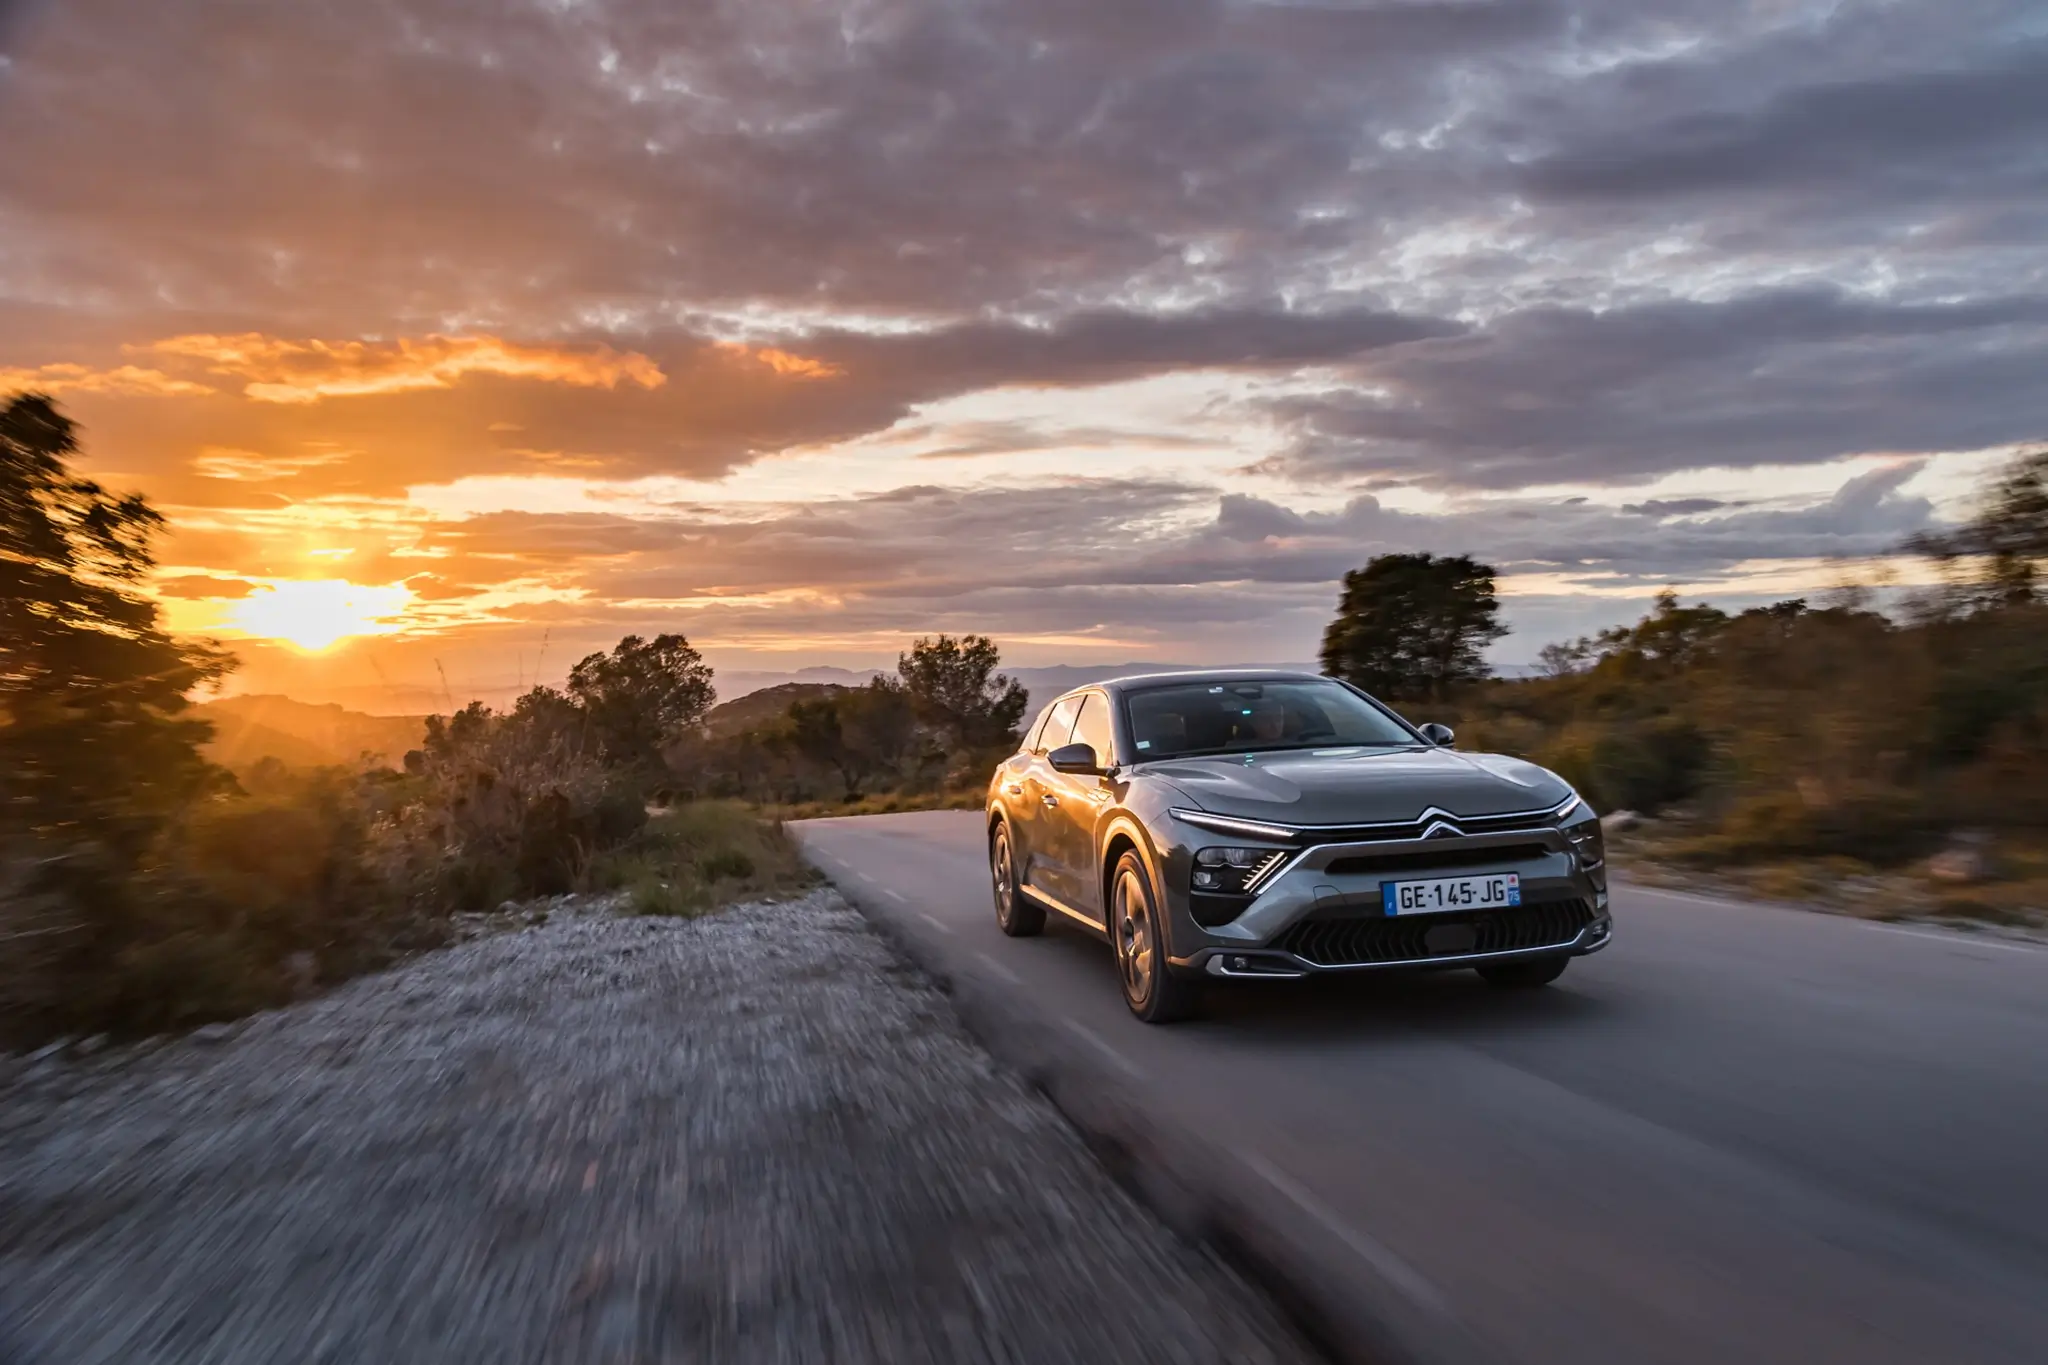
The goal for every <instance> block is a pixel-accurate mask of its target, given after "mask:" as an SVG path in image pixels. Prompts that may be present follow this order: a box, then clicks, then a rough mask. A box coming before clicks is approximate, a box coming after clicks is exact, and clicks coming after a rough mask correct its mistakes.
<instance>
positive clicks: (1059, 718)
mask: <svg viewBox="0 0 2048 1365" xmlns="http://www.w3.org/2000/svg"><path fill="white" fill-rule="evenodd" d="M1080 709H1081V699H1080V698H1079V697H1061V698H1060V699H1059V700H1058V701H1056V702H1054V703H1053V704H1052V711H1051V712H1050V713H1049V714H1048V715H1047V716H1046V718H1045V724H1044V725H1043V726H1041V727H1039V731H1038V742H1037V743H1036V744H1035V745H1033V746H1032V749H1031V752H1032V753H1034V754H1042V753H1047V752H1049V751H1051V750H1053V749H1057V748H1059V747H1060V745H1062V744H1065V743H1066V742H1067V738H1068V736H1070V735H1072V734H1073V733H1074V713H1075V712H1076V711H1079V710H1080Z"/></svg>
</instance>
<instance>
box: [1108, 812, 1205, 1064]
mask: <svg viewBox="0 0 2048 1365" xmlns="http://www.w3.org/2000/svg"><path fill="white" fill-rule="evenodd" d="M1159 903H1160V902H1159V896H1158V894H1157V893H1156V892H1154V891H1153V889H1152V878H1151V876H1150V874H1148V873H1147V872H1146V871H1145V861H1144V859H1142V858H1140V857H1139V856H1138V855H1137V852H1136V851H1135V850H1131V849H1126V850H1125V851H1124V855H1123V856H1122V857H1121V858H1118V859H1117V860H1116V867H1115V868H1114V869H1113V870H1112V871H1111V872H1110V874H1109V943H1110V948H1111V950H1112V951H1114V952H1115V954H1116V973H1117V979H1118V980H1119V981H1120V982H1121V983H1122V984H1123V990H1124V1003H1125V1004H1126V1005H1129V1006H1130V1007H1131V1013H1132V1014H1135V1015H1137V1016H1138V1017H1139V1018H1140V1019H1142V1020H1144V1021H1145V1022H1146V1023H1148V1024H1170V1023H1172V1022H1173V1021H1175V1020H1177V1019H1185V1018H1187V1017H1188V1016H1190V1015H1192V1014H1194V1013H1195V1012H1196V1010H1197V1009H1198V1008H1199V1007H1200V1005H1201V1002H1202V1001H1201V983H1199V982H1196V981H1190V980H1188V979H1187V978H1186V977H1182V976H1176V975H1174V973H1173V971H1172V970H1171V969H1170V968H1169V967H1168V966H1167V958H1168V957H1170V956H1171V955H1172V954H1171V950H1170V947H1169V945H1168V942H1167V937H1166V928H1165V923H1164V920H1163V918H1162V916H1161V913H1160V910H1159Z"/></svg>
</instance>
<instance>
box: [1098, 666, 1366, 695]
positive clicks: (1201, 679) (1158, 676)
mask: <svg viewBox="0 0 2048 1365" xmlns="http://www.w3.org/2000/svg"><path fill="white" fill-rule="evenodd" d="M1327 681H1328V679H1326V678H1325V677H1323V675H1322V674H1320V673H1302V672H1298V671H1296V670H1294V669H1288V668H1186V669H1179V670H1177V671H1174V672H1168V673H1127V674H1125V675H1124V676H1123V677H1121V678H1105V679H1103V680H1102V681H1101V682H1093V683H1089V684H1087V685H1086V686H1083V687H1075V688H1070V689H1069V690H1068V691H1066V692H1063V693H1061V694H1060V696H1061V697H1068V696H1072V695H1073V694H1074V693H1076V692H1086V691H1088V690H1089V689H1090V688H1096V689H1099V690H1101V691H1104V692H1110V693H1122V692H1131V691H1136V690H1138V689H1140V688H1146V687H1158V686H1161V685H1171V684H1174V683H1232V682H1327Z"/></svg>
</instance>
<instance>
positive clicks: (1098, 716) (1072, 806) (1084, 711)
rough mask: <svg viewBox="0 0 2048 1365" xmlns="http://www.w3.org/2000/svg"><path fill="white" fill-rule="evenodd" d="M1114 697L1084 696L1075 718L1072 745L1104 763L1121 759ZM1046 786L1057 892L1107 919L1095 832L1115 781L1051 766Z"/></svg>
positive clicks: (1085, 911)
mask: <svg viewBox="0 0 2048 1365" xmlns="http://www.w3.org/2000/svg"><path fill="white" fill-rule="evenodd" d="M1111 731H1112V727H1111V725H1110V719H1109V699H1108V698H1107V697H1105V696H1104V695H1103V694H1102V693H1100V692H1085V693H1083V694H1082V695H1081V709H1080V711H1079V712H1078V713H1077V714H1076V716H1075V719H1074V731H1073V735H1072V737H1071V738H1069V739H1068V740H1067V741H1066V742H1067V743H1069V744H1086V745H1087V746H1088V747H1089V748H1091V749H1093V750H1094V751H1095V758H1096V761H1097V762H1098V763H1100V764H1101V765H1102V766H1103V767H1108V766H1109V765H1110V764H1112V763H1114V762H1115V761H1116V754H1115V745H1114V742H1113V740H1112V737H1111ZM1046 788H1047V795H1048V796H1049V797H1050V798H1051V799H1050V800H1041V802H1040V808H1041V810H1043V812H1044V814H1043V815H1042V816H1041V817H1040V818H1041V819H1042V820H1043V821H1044V822H1045V828H1046V842H1047V844H1048V845H1049V846H1050V847H1051V848H1052V849H1053V855H1052V856H1053V858H1054V859H1055V861H1056V864H1057V871H1056V873H1055V875H1056V876H1057V877H1058V879H1059V881H1058V889H1057V890H1056V891H1055V892H1054V894H1055V895H1057V896H1058V897H1059V898H1060V899H1061V900H1063V901H1065V902H1066V903H1067V904H1068V905H1069V906H1072V907H1073V908H1074V909H1075V910H1078V911H1080V912H1081V913H1082V914H1083V915H1086V916H1088V917H1089V918H1090V919H1092V920H1094V921H1095V922H1096V923H1097V924H1098V925H1100V924H1103V923H1105V922H1106V921H1105V920H1104V918H1103V910H1102V878H1101V877H1099V876H1098V875H1096V874H1097V870H1098V869H1097V868H1096V860H1095V842H1096V841H1095V831H1096V829H1097V827H1099V826H1100V825H1101V823H1102V818H1103V816H1104V814H1105V813H1106V812H1107V811H1108V809H1109V803H1110V784H1109V783H1108V782H1107V781H1106V780H1105V779H1103V778H1101V777H1098V776H1096V775H1094V774H1092V773H1061V772H1054V771H1053V770H1052V768H1051V765H1049V764H1048V765H1047V767H1046Z"/></svg>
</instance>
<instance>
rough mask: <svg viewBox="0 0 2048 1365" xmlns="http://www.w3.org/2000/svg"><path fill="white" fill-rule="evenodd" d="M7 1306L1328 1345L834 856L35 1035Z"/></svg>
mask: <svg viewBox="0 0 2048 1365" xmlns="http://www.w3.org/2000/svg"><path fill="white" fill-rule="evenodd" d="M0 1304H4V1306H5V1309H6V1310H7V1311H8V1312H9V1313H11V1314H12V1317H13V1319H14V1329H15V1331H16V1333H17V1334H18V1335H19V1336H20V1337H21V1338H22V1343H21V1345H22V1346H23V1347H24V1348H25V1355H26V1358H27V1359H28V1360H30V1361H32V1362H36V1365H41V1362H59V1361H61V1362H65V1365H89V1363H90V1362H115V1361H119V1362H123V1363H124V1365H152V1363H154V1362H199V1361H204V1362H223V1363H228V1362H231V1363H233V1365H240V1363H241V1362H272V1361H290V1362H295V1363H296V1362H308V1363H310V1362H356V1361H362V1362H378V1363H379V1365H384V1363H386V1362H412V1361H419V1362H436V1363H437V1365H440V1363H444V1362H445V1363H452V1362H469V1361H475V1362H494V1363H495V1362H519V1361H535V1362H569V1361H577V1362H582V1361H590V1362H599V1361H603V1362H628V1361H632V1362H639V1361H648V1362H653V1361H696V1360H718V1361H734V1362H752V1361H834V1362H867V1361H873V1362H921V1361H930V1362H949V1363H950V1362H977V1361H991V1362H993V1361H1006V1362H1008V1361H1025V1362H1060V1361H1091V1362H1092V1361H1102V1360H1122V1361H1161V1362H1167V1361H1171V1362H1208V1361H1219V1362H1220V1361H1241V1362H1275V1363H1276V1365H1277V1363H1278V1362H1296V1361H1306V1360H1310V1359H1313V1358H1314V1357H1313V1354H1312V1352H1311V1351H1310V1350H1309V1348H1308V1347H1307V1346H1306V1345H1305V1344H1304V1343H1303V1342H1302V1341H1301V1340H1300V1339H1299V1338H1298V1337H1297V1336H1296V1335H1295V1334H1294V1333H1293V1332H1292V1331H1291V1329H1290V1328H1289V1327H1288V1326H1287V1325H1286V1324H1285V1323H1284V1322H1283V1321H1282V1320H1281V1319H1280V1317H1279V1316H1278V1314H1277V1313H1276V1312H1275V1310H1274V1309H1273V1308H1272V1307H1271V1306H1270V1305H1269V1304H1268V1303H1267V1302H1266V1301H1265V1300H1264V1299H1263V1298H1262V1297H1260V1296H1259V1295H1257V1294H1256V1293H1255V1292H1254V1291H1252V1290H1251V1289H1249V1288H1248V1287H1247V1286H1245V1285H1244V1284H1243V1283H1242V1282H1241V1281H1239V1280H1238V1279H1236V1278H1235V1277H1234V1276H1233V1275H1232V1274H1231V1273H1230V1272H1229V1271H1228V1269H1227V1268H1225V1267H1224V1266H1222V1265H1221V1264H1220V1263H1218V1262H1216V1261H1215V1260H1214V1259H1212V1258H1211V1257H1210V1256H1209V1255H1208V1254H1207V1253H1206V1252H1204V1251H1202V1250H1200V1249H1198V1248H1196V1247H1193V1246H1191V1245H1189V1244H1187V1243H1185V1242H1183V1241H1181V1240H1179V1239H1177V1238H1176V1237H1175V1236H1174V1235H1173V1234H1172V1233H1170V1232H1169V1231H1167V1230H1166V1229H1165V1228H1164V1227H1163V1226H1161V1225H1160V1224H1159V1223H1158V1222H1157V1221H1156V1220H1155V1219H1154V1218H1153V1217H1152V1216H1150V1215H1149V1214H1148V1213H1146V1212H1144V1211H1143V1210H1142V1209H1141V1208H1140V1207H1139V1206H1138V1205H1137V1204H1135V1203H1134V1202H1133V1201H1132V1200H1131V1199H1130V1198H1129V1197H1128V1196H1127V1195H1126V1194H1125V1193H1124V1192H1123V1191H1122V1190H1121V1189H1120V1188H1119V1187H1117V1186H1116V1185H1115V1184H1114V1183H1113V1182H1112V1181H1111V1180H1110V1179H1109V1177H1108V1175H1107V1174H1106V1173H1105V1172H1104V1171H1103V1170H1102V1168H1101V1167H1100V1165H1099V1164H1098V1163H1097V1162H1096V1160H1095V1159H1094V1158H1093V1157H1092V1156H1091V1155H1090V1153H1089V1151H1088V1150H1087V1148H1086V1147H1084V1146H1083V1144H1082V1143H1081V1141H1080V1139H1079V1138H1078V1137H1077V1136H1076V1135H1075V1134H1074V1133H1073V1131H1072V1130H1071V1129H1070V1128H1069V1127H1068V1126H1067V1125H1066V1124H1065V1122H1064V1121H1063V1120H1062V1119H1061V1118H1060V1117H1059V1115H1058V1114H1057V1113H1056V1112H1055V1111H1054V1110H1053V1108H1052V1107H1051V1105H1050V1104H1049V1103H1048V1102H1047V1101H1046V1100H1045V1099H1044V1098H1043V1097H1041V1096H1040V1095H1038V1094H1037V1093H1036V1092H1034V1091H1032V1090H1030V1089H1029V1088H1027V1087H1026V1086H1025V1085H1024V1084H1023V1083H1022V1082H1021V1081H1020V1080H1018V1079H1017V1078H1016V1077H1015V1076H1013V1075H1012V1074H1010V1073H1008V1072H1006V1071H1004V1070H1002V1069H1000V1068H998V1067H997V1066H996V1065H995V1064H994V1063H993V1062H991V1060H990V1059H989V1058H988V1056H987V1054H986V1053H984V1052H983V1051H982V1050H981V1049H980V1048H979V1047H978V1046H977V1045H976V1044H975V1043H974V1042H973V1041H971V1040H970V1039H969V1038H968V1036H967V1035H966V1034H965V1033H964V1031H963V1030H962V1029H961V1027H960V1025H959V1023H958V1022H957V1020H956V1018H955V1016H954V1013H953V1010H952V1008H951V1006H950V1004H949V1003H948V1001H947V1000H946V999H945V997H944V996H942V995H940V994H939V993H938V992H937V991H936V990H935V989H934V988H933V987H932V986H931V985H930V983H929V982H928V981H926V980H925V978H923V977H922V976H921V975H919V974H918V973H917V972H915V971H914V970H913V969H911V968H910V967H908V966H907V965H906V964H905V963H903V962H902V960H901V959H899V958H898V957H897V956H896V955H895V954H894V953H893V951H892V950H891V949H890V948H889V947H888V946H887V945H885V944H884V943H883V942H882V940H880V939H879V938H878V937H877V936H876V935H875V934H874V932H873V931H872V930H871V929H870V928H869V927H868V925H867V924H866V922H865V921H864V920H863V919H862V918H861V916H860V915H859V914H858V913H857V912H856V911H854V910H852V909H851V908H850V907H848V906H847V905H846V904H845V903H844V902H843V901H841V900H840V899H839V897H838V896H837V895H836V894H835V893H833V892H831V891H830V890H820V891H817V892H814V893H812V894H811V895H808V896H806V897H805V898H803V899H801V900H798V901H794V902H787V903H782V904H775V905H754V906H743V907H737V908H735V909H733V910H730V911H728V912H725V913H723V914H719V915H715V916H711V917H707V918H704V919H699V920H649V919H620V918H614V917H611V916H609V915H604V914H583V915H576V914H567V913H557V914H556V915H555V916H553V917H552V918H551V919H550V920H549V922H548V923H546V924H544V925H541V926H538V927H533V928H527V929H524V930H520V931H517V932H508V933H503V934H497V935H493V936H489V937H484V938H479V939H476V940H474V941H471V942H468V943H464V944H461V945H459V946H457V947H453V948H450V949H447V950H444V951H442V952H438V953H435V954H431V955H429V956H426V957H423V958H420V959H418V960H416V961H414V962H411V963H409V964H407V965H405V966H404V967H402V968H399V969H397V970H394V971H391V972H388V973H385V974H382V975H379V976H376V977H371V978H366V979H364V980H361V981H357V982H354V983H351V984H350V985H349V986H347V987H344V988H343V989H341V990H339V991H336V992H334V993H333V994H331V995H328V996H325V997H323V998H321V999H318V1000H314V1001H309V1002H307V1003H305V1004H303V1005H299V1006H295V1007H293V1008H291V1009H289V1010H282V1011H276V1012H273V1013H271V1014H268V1015H264V1016H259V1017H258V1018H257V1019H255V1020H252V1021H250V1022H249V1023H248V1024H247V1025H246V1026H244V1027H242V1028H240V1029H238V1030H235V1031H233V1032H232V1034H231V1035H230V1036H227V1037H219V1036H215V1037H212V1038H210V1039H199V1038H193V1039H186V1040H181V1041H178V1042H175V1043H170V1044H167V1045H165V1046H162V1047H158V1048H154V1049H149V1050H143V1051H123V1052H120V1053H108V1054H103V1055H100V1056H95V1057H90V1058H85V1059H75V1060H64V1061H58V1060H55V1059H45V1060H42V1061H39V1062H26V1061H23V1060H22V1059H12V1060H7V1061H4V1062H0ZM6 1350H7V1348H6V1347H4V1346H0V1358H4V1357H5V1354H6ZM10 1365H11V1362H10Z"/></svg>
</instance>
